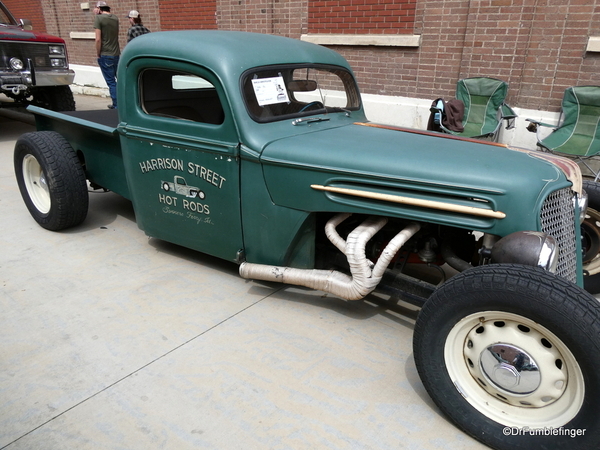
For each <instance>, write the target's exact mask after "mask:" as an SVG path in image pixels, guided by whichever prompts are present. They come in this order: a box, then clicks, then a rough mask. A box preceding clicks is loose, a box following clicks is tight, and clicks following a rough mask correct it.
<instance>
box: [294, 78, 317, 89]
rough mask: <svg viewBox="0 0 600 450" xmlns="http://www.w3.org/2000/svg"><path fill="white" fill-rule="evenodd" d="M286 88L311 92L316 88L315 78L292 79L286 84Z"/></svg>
mask: <svg viewBox="0 0 600 450" xmlns="http://www.w3.org/2000/svg"><path fill="white" fill-rule="evenodd" d="M287 88H288V89H289V90H290V91H292V92H311V91H316V90H317V82H316V81H315V80H292V81H290V82H289V83H288V84H287Z"/></svg>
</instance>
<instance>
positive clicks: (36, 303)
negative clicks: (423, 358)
mask: <svg viewBox="0 0 600 450" xmlns="http://www.w3.org/2000/svg"><path fill="white" fill-rule="evenodd" d="M76 101H77V108H78V109H79V110H84V109H94V108H106V105H107V104H108V103H109V101H107V99H106V98H98V97H93V98H87V97H83V96H76ZM32 129H33V127H32V126H31V125H29V124H27V123H23V122H17V121H15V120H13V119H9V118H6V117H0V227H1V229H2V234H1V236H0V311H1V315H0V339H1V341H2V343H3V345H2V346H1V347H0V449H7V450H17V449H28V450H31V449H40V450H42V449H43V450H54V449H57V450H58V449H61V450H65V449H77V450H86V449H90V450H92V449H93V450H100V449H108V450H113V449H114V450H116V449H127V450H137V449H139V450H142V449H143V450H148V449H175V450H185V449H219V450H221V449H244V450H251V449H260V450H262V449H374V450H379V449H440V450H441V449H466V450H475V449H483V448H486V447H484V446H483V445H481V444H479V443H477V442H476V441H474V440H473V439H471V438H469V437H468V436H466V435H465V434H463V433H462V432H460V431H459V430H458V429H456V428H455V427H454V426H453V425H451V424H450V423H449V422H448V421H447V420H446V419H445V418H444V417H442V416H441V414H440V412H439V411H438V410H437V408H436V407H435V406H434V405H433V403H432V401H431V400H430V399H429V397H428V396H427V394H426V392H425V390H424V388H423V386H422V384H421V382H420V381H419V378H418V375H417V372H416V369H415V365H414V361H413V357H412V350H411V348H412V344H411V339H412V332H413V321H412V319H411V318H410V317H409V316H405V315H402V314H399V313H397V312H393V311H390V310H388V309H386V308H385V307H382V306H378V304H377V303H376V302H372V301H361V302H347V301H343V300H340V299H337V298H334V297H331V296H327V295H325V294H323V293H322V292H317V291H310V290H305V289H300V288H291V287H286V286H281V285H274V284H259V283H256V282H250V281H246V280H243V279H242V278H240V277H239V276H238V274H237V266H236V265H234V264H230V263H227V262H223V261H221V260H218V259H215V258H211V257H208V256H206V255H203V254H200V253H197V252H193V251H189V250H187V249H184V248H181V247H178V246H175V245H171V244H168V243H165V242H162V241H158V240H156V239H149V238H147V237H146V236H145V235H144V233H143V232H142V231H140V230H139V229H138V228H137V225H136V223H135V217H134V213H133V209H132V206H131V204H130V202H128V201H126V200H124V199H122V198H121V197H119V196H117V195H115V194H113V193H91V194H90V208H89V213H88V217H87V219H86V221H85V222H84V223H83V224H82V225H81V226H79V227H77V228H75V229H72V230H68V231H65V232H60V233H54V232H49V231H46V230H44V229H42V228H41V227H39V226H38V225H37V224H36V223H35V222H34V220H33V219H32V218H31V217H30V215H29V213H28V211H27V209H26V208H25V205H24V203H23V201H22V199H21V196H20V193H19V190H18V187H17V184H16V181H15V177H14V173H13V163H12V152H13V148H14V143H15V139H16V138H17V137H18V136H19V135H20V134H21V133H24V132H27V131H31V130H32Z"/></svg>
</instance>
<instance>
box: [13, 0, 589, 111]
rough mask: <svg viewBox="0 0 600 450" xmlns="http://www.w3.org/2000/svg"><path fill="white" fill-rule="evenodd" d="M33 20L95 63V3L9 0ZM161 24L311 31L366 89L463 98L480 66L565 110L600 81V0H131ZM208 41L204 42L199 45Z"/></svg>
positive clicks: (514, 95)
mask: <svg viewBox="0 0 600 450" xmlns="http://www.w3.org/2000/svg"><path fill="white" fill-rule="evenodd" d="M5 4H6V5H7V6H8V7H9V8H10V9H11V10H12V12H13V13H14V14H15V16H17V17H19V18H29V19H31V20H32V21H33V24H34V28H35V29H38V30H45V31H47V32H49V33H52V34H56V35H59V36H61V37H63V38H64V39H65V40H66V42H67V46H68V50H69V56H70V60H71V62H72V63H74V64H80V65H90V66H92V65H95V64H96V63H95V57H94V42H93V37H92V38H90V36H91V35H92V34H93V28H92V22H93V7H94V4H95V3H93V2H91V3H90V4H89V6H90V8H89V9H84V8H83V7H84V6H85V4H82V3H81V2H80V1H79V0H77V1H75V0H61V1H58V0H5ZM109 4H110V5H111V7H112V12H114V13H116V14H117V15H118V16H119V17H122V18H123V19H122V21H121V28H122V29H121V35H122V45H124V44H125V35H126V30H127V26H128V22H127V20H126V19H125V15H126V14H127V12H128V11H129V10H131V9H137V10H139V11H140V12H141V14H142V19H143V21H144V24H145V25H146V26H148V27H149V28H150V29H151V30H153V31H159V30H177V29H190V28H199V29H200V28H201V29H224V30H242V31H254V32H260V33H272V34H279V35H284V36H289V37H292V38H299V39H300V38H301V39H305V40H313V41H314V42H318V43H322V44H323V45H327V46H329V47H331V48H333V49H334V50H336V51H338V52H340V53H341V54H342V55H344V56H345V57H346V58H347V59H348V60H349V62H350V64H351V65H352V67H353V69H354V71H355V73H356V75H357V78H358V80H359V85H360V88H361V91H362V92H363V93H364V94H373V95H383V96H393V97H400V98H419V99H433V98H436V97H445V98H451V97H453V96H454V90H455V86H456V81H457V80H458V79H460V78H464V77H471V76H491V77H496V78H501V79H503V80H505V81H507V82H508V83H509V84H510V88H509V97H508V102H509V103H510V104H511V105H512V106H516V107H520V108H526V109H528V110H544V111H558V110H559V107H560V100H561V98H562V95H563V92H564V90H565V88H566V87H568V86H572V85H586V84H600V73H599V72H600V48H597V47H596V45H598V47H600V44H599V43H598V42H597V41H596V40H595V37H596V36H599V38H598V40H599V41H600V0H435V1H434V0H299V1H297V0H294V1H292V0H127V1H118V2H117V1H116V0H113V1H110V0H109ZM197 45H201V43H197Z"/></svg>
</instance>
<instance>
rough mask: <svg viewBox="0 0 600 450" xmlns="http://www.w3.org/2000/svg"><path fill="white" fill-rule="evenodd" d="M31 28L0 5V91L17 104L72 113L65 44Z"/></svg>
mask: <svg viewBox="0 0 600 450" xmlns="http://www.w3.org/2000/svg"><path fill="white" fill-rule="evenodd" d="M31 28H32V26H31V21H29V20H26V19H19V20H18V21H17V20H16V19H15V18H14V17H13V15H12V14H11V13H10V11H9V10H8V8H6V6H4V4H3V3H2V2H0V92H1V93H3V94H4V95H6V96H7V97H9V98H11V99H13V100H15V103H16V104H18V105H23V104H25V105H27V104H33V105H37V106H41V107H44V108H48V109H52V110H54V111H74V110H75V100H74V99H73V92H72V91H71V88H70V87H69V85H70V84H71V83H72V82H73V78H74V77H75V72H73V70H71V69H69V61H68V58H67V49H66V46H65V41H64V40H63V39H61V38H59V37H57V36H52V35H49V34H45V33H38V32H36V31H33V30H32V29H31ZM5 104H6V102H5Z"/></svg>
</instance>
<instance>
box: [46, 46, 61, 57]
mask: <svg viewBox="0 0 600 450" xmlns="http://www.w3.org/2000/svg"><path fill="white" fill-rule="evenodd" d="M48 52H49V53H50V54H51V55H64V54H65V48H64V47H63V46H62V45H50V46H49V47H48Z"/></svg>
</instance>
